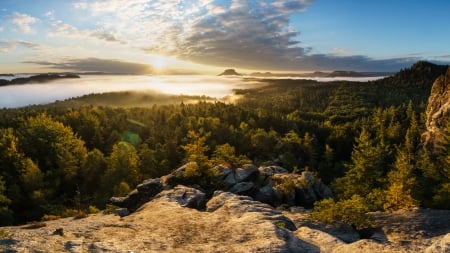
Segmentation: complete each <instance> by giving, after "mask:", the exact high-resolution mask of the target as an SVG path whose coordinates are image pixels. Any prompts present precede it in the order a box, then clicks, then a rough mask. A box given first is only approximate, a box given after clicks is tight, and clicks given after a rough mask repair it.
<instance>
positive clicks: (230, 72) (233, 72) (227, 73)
mask: <svg viewBox="0 0 450 253" xmlns="http://www.w3.org/2000/svg"><path fill="white" fill-rule="evenodd" d="M219 76H241V74H239V73H238V72H236V70H234V69H226V70H225V71H224V72H222V73H221V74H219Z"/></svg>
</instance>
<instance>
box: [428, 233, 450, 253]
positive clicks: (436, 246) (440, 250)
mask: <svg viewBox="0 0 450 253" xmlns="http://www.w3.org/2000/svg"><path fill="white" fill-rule="evenodd" d="M448 252H450V233H448V234H446V235H445V236H443V237H442V238H441V239H438V240H437V241H435V242H434V243H433V244H432V245H431V246H430V247H428V248H427V249H426V250H425V253H448Z"/></svg>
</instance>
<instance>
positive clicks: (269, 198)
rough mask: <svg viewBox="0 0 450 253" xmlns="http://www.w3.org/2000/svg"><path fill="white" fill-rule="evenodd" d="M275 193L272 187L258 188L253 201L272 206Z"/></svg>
mask: <svg viewBox="0 0 450 253" xmlns="http://www.w3.org/2000/svg"><path fill="white" fill-rule="evenodd" d="M274 198H275V192H274V190H273V187H272V185H270V184H268V185H266V186H264V187H261V188H259V190H258V192H257V193H256V196H255V200H257V201H261V202H263V203H266V204H269V205H272V206H274Z"/></svg>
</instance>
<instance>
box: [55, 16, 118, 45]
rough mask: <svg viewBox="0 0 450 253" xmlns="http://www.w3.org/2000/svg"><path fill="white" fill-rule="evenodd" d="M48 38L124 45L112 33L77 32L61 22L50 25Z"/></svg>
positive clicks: (87, 30) (97, 31) (76, 29)
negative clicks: (94, 40)
mask: <svg viewBox="0 0 450 253" xmlns="http://www.w3.org/2000/svg"><path fill="white" fill-rule="evenodd" d="M49 36H50V37H65V38H75V39H96V40H101V41H106V42H117V43H121V44H126V43H125V42H124V41H121V40H119V39H117V38H116V36H115V35H114V34H113V33H112V32H108V31H106V30H104V29H96V30H89V29H86V30H79V29H78V28H76V27H75V26H72V25H70V24H67V23H64V22H63V21H61V20H55V21H53V23H52V24H51V31H50V32H49Z"/></svg>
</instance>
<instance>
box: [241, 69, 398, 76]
mask: <svg viewBox="0 0 450 253" xmlns="http://www.w3.org/2000/svg"><path fill="white" fill-rule="evenodd" d="M392 74H394V73H392V72H357V71H345V70H336V71H333V72H322V71H315V72H310V73H283V74H280V73H271V72H264V73H261V72H255V73H252V74H250V76H255V77H373V76H390V75H392Z"/></svg>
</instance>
